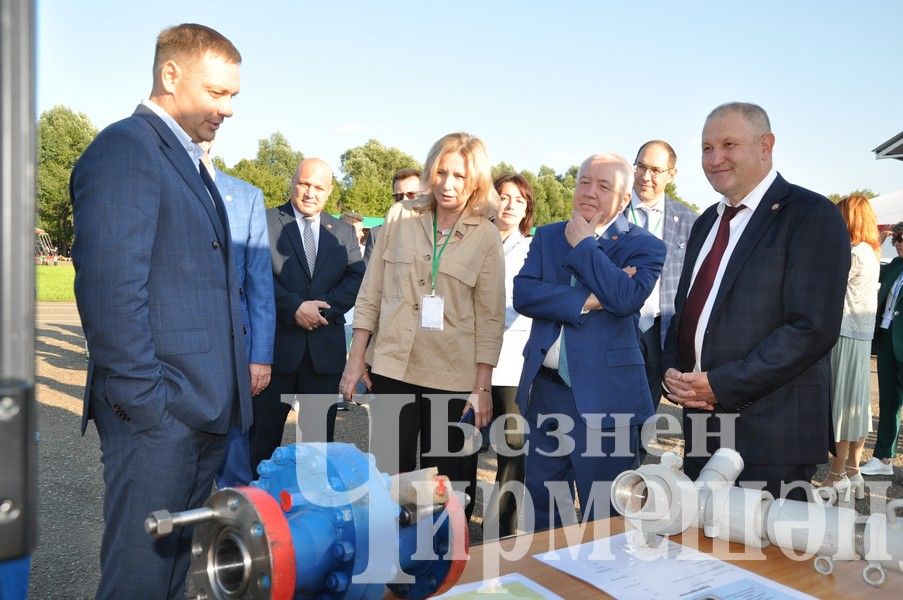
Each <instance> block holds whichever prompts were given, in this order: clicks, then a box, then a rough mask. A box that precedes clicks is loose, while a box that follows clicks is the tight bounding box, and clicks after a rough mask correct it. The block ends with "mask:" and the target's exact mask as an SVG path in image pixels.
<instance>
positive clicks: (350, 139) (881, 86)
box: [38, 0, 903, 206]
mask: <svg viewBox="0 0 903 600" xmlns="http://www.w3.org/2000/svg"><path fill="white" fill-rule="evenodd" d="M181 22H198V23H203V24H206V25H209V26H211V27H213V28H215V29H217V30H218V31H220V32H221V33H223V34H224V35H226V36H227V37H229V38H230V39H231V40H232V41H233V42H234V43H235V45H236V46H237V47H238V49H239V51H240V52H241V53H242V57H243V63H242V74H241V77H242V81H241V94H240V95H239V96H238V97H237V98H236V103H235V116H234V117H233V118H232V119H230V120H228V121H227V122H226V123H225V124H224V125H223V127H222V128H221V129H220V131H219V133H218V135H217V148H216V150H217V152H218V153H219V154H220V155H221V156H222V157H223V159H224V160H225V161H226V163H227V164H229V165H232V164H234V163H235V162H236V161H238V160H239V159H241V158H244V157H253V156H254V155H255V153H256V150H257V140H259V139H261V138H264V137H267V136H269V135H270V134H271V133H273V132H275V131H281V132H282V133H284V134H285V135H286V137H287V138H288V140H289V141H290V142H291V144H292V146H293V147H294V148H295V149H298V150H301V151H302V152H304V154H305V155H307V156H321V157H323V158H324V159H326V160H327V161H328V162H330V163H331V164H332V165H333V167H334V168H335V169H336V170H338V166H339V164H338V163H339V155H340V154H341V153H342V152H343V151H345V150H346V149H348V148H351V147H354V146H357V145H360V144H363V143H365V142H366V141H367V140H368V139H370V138H377V139H378V140H380V141H381V142H382V143H384V144H386V145H391V146H395V147H398V148H400V149H401V150H404V151H405V152H408V153H410V154H412V155H413V156H414V157H415V158H417V159H418V160H420V161H423V159H424V157H425V155H426V152H427V150H428V149H429V147H430V145H431V144H432V142H433V141H435V140H436V139H438V138H439V137H440V136H442V135H443V134H445V133H448V132H450V131H457V130H465V131H469V132H471V133H474V134H476V135H479V136H480V137H482V138H483V139H484V141H485V142H486V144H487V147H488V149H489V153H490V158H491V159H492V161H493V162H499V161H506V162H508V163H511V164H513V165H514V166H515V167H517V168H518V169H530V170H533V171H534V172H535V171H536V170H538V168H539V167H540V165H543V164H546V165H549V166H551V167H553V168H554V169H556V170H557V171H562V170H564V169H566V168H567V167H568V166H570V165H571V164H575V163H577V162H579V161H580V160H581V159H582V158H584V157H585V156H587V155H589V154H591V153H593V152H603V151H611V152H617V153H620V154H622V155H624V156H626V157H627V158H628V159H630V160H632V159H633V157H634V155H635V153H636V149H637V147H638V146H639V145H640V144H641V143H642V142H644V141H646V140H647V139H650V138H663V139H665V140H668V141H669V142H671V144H672V145H673V146H674V148H675V150H676V151H677V154H678V169H679V172H678V177H677V186H678V190H679V192H680V193H681V195H682V196H683V197H684V198H685V199H687V200H689V201H692V202H695V203H696V204H698V205H700V206H707V205H708V204H710V203H711V202H713V201H715V200H716V199H717V194H715V192H713V191H712V189H711V187H710V186H709V184H708V182H707V181H706V179H705V176H704V175H703V173H702V170H701V168H700V166H699V157H700V149H699V136H700V131H701V128H702V123H703V120H704V119H705V116H706V114H707V113H708V112H709V111H710V110H711V109H712V108H713V107H715V106H716V105H718V104H720V103H722V102H725V101H729V100H745V101H752V102H756V103H759V104H761V105H762V106H763V107H764V108H765V109H766V110H767V111H768V113H769V115H770V117H771V120H772V127H773V130H774V132H775V135H776V137H777V143H776V147H775V164H776V166H777V168H778V170H779V171H781V172H782V173H783V174H784V176H785V177H786V178H787V179H789V180H790V181H792V182H795V183H798V184H800V185H803V186H805V187H809V188H811V189H814V190H816V191H819V192H821V193H824V194H829V193H832V192H838V193H845V192H848V191H850V190H852V189H856V188H859V187H869V188H871V189H873V190H874V191H876V192H879V193H881V192H890V191H893V190H897V189H900V188H903V163H901V162H899V161H893V160H880V161H878V160H875V157H874V154H873V153H872V152H871V150H872V149H873V148H874V147H875V146H877V145H879V144H880V143H881V142H884V141H885V140H887V139H888V138H890V137H891V136H893V135H895V134H896V133H898V132H899V131H901V130H903V111H901V110H900V107H901V98H903V77H901V75H900V73H901V66H900V56H901V54H900V46H899V39H900V34H901V31H903V3H900V2H893V1H890V0H888V1H880V2H879V1H863V2H857V3H855V4H850V3H849V2H838V1H833V0H832V1H825V2H788V1H786V0H785V1H783V2H746V3H743V5H742V6H739V5H738V6H735V5H734V3H719V4H715V3H712V2H701V1H699V2H693V1H686V2H675V1H671V2H658V1H654V0H647V1H646V2H642V3H636V2H630V3H628V2H602V1H599V2H552V1H550V0H540V1H536V2H533V1H521V2H514V1H510V2H487V1H486V0H483V1H470V0H457V1H455V2H432V1H426V0H421V1H420V2H407V1H405V2H401V1H397V2H396V1H390V0H386V1H379V2H363V1H361V2H345V1H330V2H307V1H299V2H276V1H272V2H268V1H266V0H260V1H259V2H248V1H242V2H228V1H221V2H208V1H206V0H181V1H179V2H173V1H170V0H158V1H156V2H129V1H127V0H126V1H100V0H97V1H90V2H72V1H64V0H45V1H39V5H38V57H39V68H38V110H39V111H43V110H46V109H48V108H50V107H52V106H54V105H57V104H64V105H66V106H69V107H70V108H72V109H74V110H76V111H80V112H84V113H86V114H87V115H88V117H89V118H90V119H91V121H92V122H93V123H94V125H95V126H97V127H98V128H102V127H104V126H106V125H108V124H109V123H111V122H113V121H115V120H118V119H120V118H123V117H125V116H127V115H129V114H130V113H131V112H132V110H133V109H134V107H135V105H137V104H138V103H139V102H140V101H141V100H142V99H143V98H146V97H147V95H148V92H149V91H150V86H151V63H152V59H153V48H154V40H155V37H156V35H157V33H159V31H160V30H161V29H162V28H164V27H167V26H169V25H174V24H177V23H181Z"/></svg>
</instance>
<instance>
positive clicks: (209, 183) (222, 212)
mask: <svg viewBox="0 0 903 600" xmlns="http://www.w3.org/2000/svg"><path fill="white" fill-rule="evenodd" d="M198 169H200V172H201V179H203V180H204V185H205V186H206V187H207V191H208V192H210V197H211V198H213V206H215V207H216V214H218V215H219V220H220V223H222V224H223V231H224V232H225V234H226V236H227V237H228V235H229V217H227V216H226V205H225V204H223V199H222V197H221V196H220V195H219V190H218V189H216V184H215V183H213V179H212V178H211V177H210V173H209V172H208V171H207V167H206V166H204V161H202V160H198Z"/></svg>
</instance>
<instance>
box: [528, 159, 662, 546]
mask: <svg viewBox="0 0 903 600" xmlns="http://www.w3.org/2000/svg"><path fill="white" fill-rule="evenodd" d="M632 183H633V168H632V167H631V165H630V163H628V162H627V161H626V160H624V159H623V158H621V157H620V156H617V155H613V154H596V155H593V156H590V157H589V158H587V159H586V160H585V161H584V162H583V164H582V165H581V166H580V170H579V171H578V173H577V188H576V191H575V192H574V212H573V216H572V217H571V220H570V221H567V222H562V223H554V224H552V225H547V226H545V227H540V228H539V229H537V231H536V235H535V236H534V237H533V241H532V242H531V244H530V251H529V254H528V255H527V260H526V262H525V263H524V267H523V269H522V270H521V272H520V273H519V274H518V275H517V276H516V277H515V278H514V308H515V310H517V312H518V313H520V314H522V315H524V316H527V317H530V318H532V319H533V327H532V329H531V331H530V339H529V340H528V342H527V345H526V347H525V348H524V369H523V372H522V374H521V380H520V386H519V388H518V394H517V404H518V406H519V407H520V410H521V414H523V415H524V418H525V419H526V421H527V425H528V426H529V433H528V437H527V442H528V444H529V451H528V453H527V457H526V486H527V491H528V492H529V497H530V498H532V503H533V510H534V516H535V527H536V528H539V529H544V528H547V527H553V526H557V525H559V524H561V523H562V522H563V520H565V521H572V520H573V515H574V513H573V511H570V514H561V512H560V510H554V514H553V509H552V507H551V502H550V497H551V496H555V497H556V498H561V494H562V493H563V494H565V496H566V497H570V499H571V503H572V502H573V497H572V496H570V493H569V490H570V488H571V484H572V483H573V482H576V485H577V494H578V496H579V498H580V505H581V507H582V513H583V518H584V519H593V518H602V517H605V516H608V512H609V508H610V504H609V490H610V486H611V481H612V480H613V479H614V478H615V477H616V476H617V475H618V474H619V473H621V472H622V471H624V470H626V469H629V468H631V467H633V466H635V465H636V460H637V459H636V456H637V450H638V442H639V428H640V427H641V426H642V424H643V422H644V421H645V420H646V419H647V418H648V417H650V416H651V415H652V414H653V412H654V411H653V408H652V398H651V396H650V394H649V386H648V385H647V383H646V373H645V369H644V367H643V355H642V353H641V352H640V346H639V338H638V336H637V319H638V317H639V310H640V307H642V306H643V302H645V300H646V298H647V297H648V296H649V294H650V293H651V292H652V288H653V286H654V285H655V281H656V279H658V276H659V273H661V269H662V264H663V263H664V261H665V246H664V244H663V243H662V242H661V241H660V240H658V239H657V238H656V237H655V236H653V235H652V234H651V233H649V232H648V231H646V230H645V229H643V228H642V227H638V226H636V225H633V224H631V223H629V222H628V221H627V219H626V218H625V217H624V215H623V214H622V212H623V210H624V208H625V207H626V206H627V203H628V202H630V190H631V185H632ZM600 502H601V503H603V506H602V507H600V506H599V505H598V504H599V503H600ZM558 507H559V509H560V508H561V504H560V501H559V502H558ZM553 517H554V519H553ZM567 517H569V518H567ZM528 522H529V519H528Z"/></svg>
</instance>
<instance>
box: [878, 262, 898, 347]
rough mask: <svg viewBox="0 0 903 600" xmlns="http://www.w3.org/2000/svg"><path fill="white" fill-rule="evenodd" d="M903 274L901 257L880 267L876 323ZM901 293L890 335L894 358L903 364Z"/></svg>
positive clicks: (879, 319)
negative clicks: (891, 291)
mask: <svg viewBox="0 0 903 600" xmlns="http://www.w3.org/2000/svg"><path fill="white" fill-rule="evenodd" d="M901 272H903V256H898V257H897V258H895V259H893V260H892V261H890V262H889V263H887V264H886V265H881V277H880V279H879V281H881V289H879V290H878V322H879V323H880V322H881V315H883V314H884V305H885V304H886V303H887V297H888V296H889V295H890V290H891V288H892V287H893V285H894V282H895V281H896V280H897V277H899V276H900V273H901ZM901 313H903V293H900V294H898V295H897V303H896V305H895V306H894V317H893V321H891V335H893V343H894V356H896V357H897V362H903V318H901V317H900V314H901Z"/></svg>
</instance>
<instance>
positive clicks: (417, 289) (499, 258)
mask: <svg viewBox="0 0 903 600" xmlns="http://www.w3.org/2000/svg"><path fill="white" fill-rule="evenodd" d="M422 184H423V185H422V189H423V190H425V192H424V194H423V195H421V196H419V197H417V198H414V199H412V200H402V201H401V202H397V203H395V204H394V205H393V206H392V208H391V209H389V214H388V215H387V217H386V222H385V224H384V225H383V228H382V231H381V233H380V234H379V237H377V238H376V246H375V247H374V250H373V253H372V255H371V257H370V263H369V264H368V265H367V272H366V274H365V276H364V281H363V283H362V284H361V288H360V292H359V293H358V297H357V303H356V304H355V313H354V333H353V337H352V342H351V350H350V351H349V353H348V362H347V364H346V366H345V372H344V373H343V374H342V381H341V384H340V391H341V393H342V395H343V396H344V397H345V398H346V399H350V398H351V396H352V394H353V392H354V388H355V386H356V385H357V383H358V381H361V380H362V381H363V382H364V383H365V384H366V385H367V387H368V388H369V389H371V391H373V392H374V393H375V394H405V395H412V396H413V397H414V399H415V401H414V402H412V403H409V404H407V405H405V406H404V407H403V408H402V409H401V414H400V416H399V431H398V437H399V465H398V466H399V471H401V472H405V471H411V470H413V469H415V468H417V437H418V433H419V435H420V467H421V468H424V467H431V466H435V467H437V468H438V470H439V473H440V474H441V475H447V476H448V477H449V479H451V480H452V481H453V482H461V481H463V482H467V486H466V490H465V491H466V492H467V493H468V494H469V496H470V503H469V504H468V506H467V509H466V512H467V516H468V517H469V516H470V514H471V512H472V510H473V501H474V499H475V497H476V495H475V492H476V468H477V456H476V453H475V452H474V451H470V452H468V451H467V450H464V447H465V441H466V440H465V438H464V433H463V430H462V429H461V427H458V426H457V422H458V420H459V419H461V418H462V417H465V418H469V417H472V423H473V424H474V425H475V426H476V427H478V428H479V427H481V426H483V425H485V424H487V423H489V421H490V419H491V418H492V400H491V397H490V391H491V381H492V369H493V367H494V366H495V365H496V363H497V362H498V358H499V351H500V349H501V345H502V327H503V325H504V322H505V280H504V277H505V259H504V255H503V253H502V240H501V237H500V236H499V232H498V230H497V229H496V227H495V226H494V225H493V224H492V223H491V222H490V221H489V220H488V219H487V218H486V216H487V215H488V214H490V213H491V212H492V211H493V210H494V206H493V204H494V198H495V190H494V189H493V187H492V179H491V173H490V163H489V159H488V157H487V156H486V149H485V147H484V146H483V142H482V141H481V140H480V139H479V138H477V137H474V136H472V135H469V134H466V133H452V134H448V135H446V136H444V137H442V138H441V139H440V140H438V141H437V142H436V143H435V144H434V145H433V147H432V149H431V150H430V152H429V155H428V156H427V159H426V165H425V168H424V173H423V176H422ZM368 367H369V368H368ZM449 398H450V400H449ZM377 401H378V398H377ZM431 407H432V409H433V410H440V407H441V410H442V411H443V412H446V411H447V414H446V417H445V420H447V422H448V423H449V424H450V426H449V427H448V428H447V432H446V433H447V435H445V436H442V435H441V433H442V432H436V434H437V435H434V432H433V430H432V429H431V425H430V409H431ZM434 438H435V439H434ZM445 440H448V447H447V448H433V446H434V441H435V442H437V445H439V444H438V442H443V445H444V441H445ZM462 450H464V451H463V452H462ZM469 450H476V448H470V449H469ZM451 453H457V454H459V456H451V455H450V454H451ZM437 454H438V456H437Z"/></svg>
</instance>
